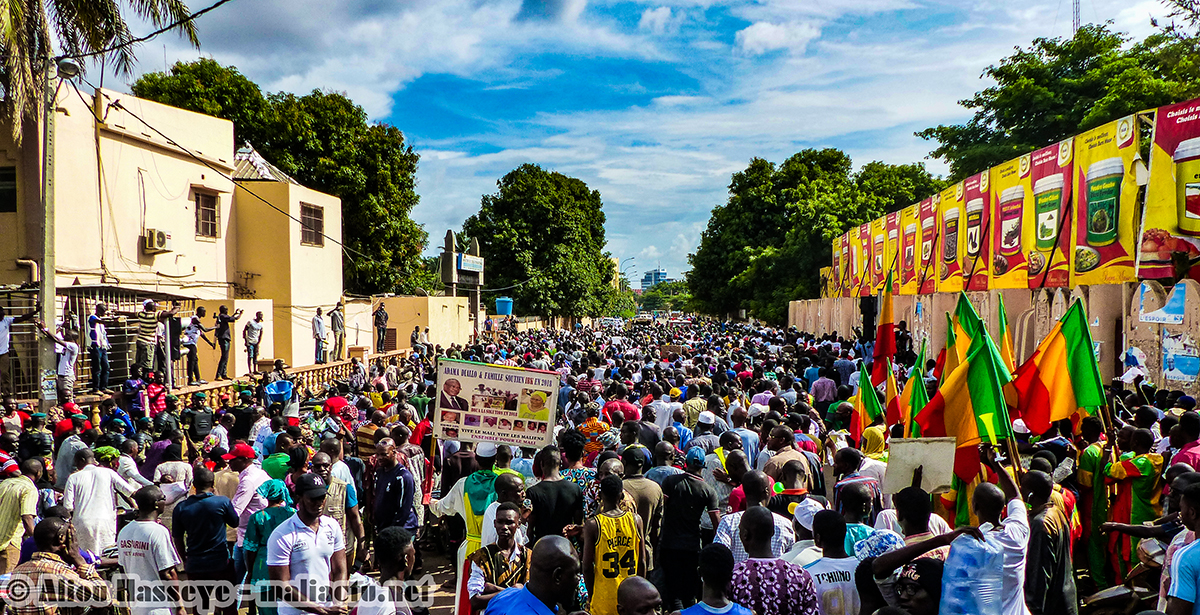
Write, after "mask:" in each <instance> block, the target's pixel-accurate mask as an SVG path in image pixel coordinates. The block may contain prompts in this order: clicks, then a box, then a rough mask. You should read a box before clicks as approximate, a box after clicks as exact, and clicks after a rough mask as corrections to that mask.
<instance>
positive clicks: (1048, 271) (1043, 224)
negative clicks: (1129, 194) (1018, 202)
mask: <svg viewBox="0 0 1200 615" xmlns="http://www.w3.org/2000/svg"><path fill="white" fill-rule="evenodd" d="M1072 141H1073V139H1067V140H1065V141H1060V142H1058V143H1056V144H1054V145H1050V146H1048V147H1043V148H1042V149H1039V150H1034V152H1033V154H1032V155H1031V158H1030V169H1029V174H1030V182H1031V184H1032V187H1033V199H1032V201H1033V206H1032V207H1026V208H1025V220H1024V223H1023V224H1025V225H1028V227H1029V231H1032V237H1030V234H1029V233H1026V239H1032V241H1030V242H1027V243H1025V245H1024V246H1022V248H1023V249H1024V250H1025V260H1026V261H1027V262H1028V263H1029V273H1028V276H1029V288H1042V287H1045V288H1051V287H1059V286H1066V285H1067V283H1068V282H1069V281H1070V276H1069V275H1068V274H1069V273H1070V268H1069V254H1070V249H1071V237H1072V236H1073V232H1074V231H1073V229H1072V226H1074V225H1072V224H1071V218H1069V217H1068V213H1069V212H1070V210H1071V188H1072V185H1073V184H1074V182H1073V181H1072V180H1073V178H1074V175H1073V174H1072V171H1071V169H1072V165H1071V162H1072V158H1073V156H1072V149H1073V148H1072Z"/></svg>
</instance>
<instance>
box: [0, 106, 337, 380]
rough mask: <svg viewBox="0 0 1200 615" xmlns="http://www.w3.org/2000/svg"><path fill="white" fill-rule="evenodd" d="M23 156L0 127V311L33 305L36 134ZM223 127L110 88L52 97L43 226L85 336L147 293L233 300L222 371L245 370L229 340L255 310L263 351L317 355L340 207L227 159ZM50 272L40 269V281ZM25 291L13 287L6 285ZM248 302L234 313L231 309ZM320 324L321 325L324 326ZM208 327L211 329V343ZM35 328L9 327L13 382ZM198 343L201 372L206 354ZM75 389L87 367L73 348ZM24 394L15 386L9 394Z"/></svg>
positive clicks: (251, 156)
mask: <svg viewBox="0 0 1200 615" xmlns="http://www.w3.org/2000/svg"><path fill="white" fill-rule="evenodd" d="M26 126H31V128H29V129H28V130H27V131H26V135H25V137H24V140H23V144H22V146H21V147H19V148H18V147H17V146H15V145H14V144H13V142H12V140H11V139H10V138H9V137H8V134H9V132H10V131H8V130H0V289H3V290H4V292H3V293H2V294H0V305H4V306H7V307H9V308H10V309H11V310H12V311H13V312H14V313H16V314H20V313H22V312H23V311H27V310H28V309H31V306H32V304H33V300H34V298H35V293H36V289H34V290H33V291H32V292H31V291H30V286H32V285H30V284H28V283H29V282H36V281H37V278H38V277H40V276H42V275H47V274H46V272H39V271H37V266H36V265H34V266H33V267H31V266H30V264H31V261H33V262H35V263H36V262H40V261H41V258H42V237H43V231H42V223H43V220H45V219H46V216H45V215H44V212H43V209H42V204H41V194H42V192H41V184H42V177H41V168H42V162H41V158H42V153H41V142H40V141H41V139H40V135H39V134H38V130H40V127H39V126H38V125H37V123H35V122H32V121H27V123H26ZM233 130H234V127H233V124H232V123H231V122H229V121H226V120H221V119H217V118H213V117H209V116H206V115H202V114H199V113H193V112H190V111H184V110H181V109H177V108H174V107H170V106H167V105H163V104H159V103H154V102H150V101H146V100H141V99H138V98H136V97H134V96H132V95H129V94H123V93H120V92H116V91H113V90H96V91H95V92H93V93H91V94H90V95H89V94H87V93H83V94H77V93H76V90H75V89H74V88H72V87H68V86H67V85H66V84H64V86H63V87H61V88H59V91H58V97H57V102H56V105H55V113H54V160H53V168H54V174H53V178H54V198H53V203H52V205H53V216H52V218H51V219H50V220H49V222H50V223H52V224H53V225H54V233H53V236H54V248H53V253H54V256H55V261H56V262H55V271H54V272H52V274H51V275H52V276H53V279H54V282H55V284H56V286H57V289H58V292H57V294H58V314H59V318H60V321H61V320H62V319H64V317H65V319H66V326H69V327H72V328H78V329H80V330H82V331H83V338H84V339H83V340H82V341H83V343H82V344H81V346H86V340H87V337H86V329H85V322H86V317H87V314H90V313H91V312H92V310H93V308H94V306H95V304H96V303H97V302H104V303H106V304H108V305H109V306H110V308H115V309H117V310H119V311H122V312H129V313H132V312H135V311H137V310H138V309H140V306H141V302H142V300H144V299H146V298H152V299H158V300H160V301H161V300H172V299H175V300H179V301H180V302H181V306H182V309H183V312H182V313H183V314H185V315H190V313H191V310H192V309H193V308H194V307H195V306H196V305H199V304H201V303H202V304H204V305H207V306H208V307H209V317H208V318H206V319H205V321H204V324H205V326H212V324H213V321H212V315H214V314H215V313H216V305H218V304H220V303H225V304H227V305H229V306H230V308H235V307H245V308H246V309H247V311H248V313H247V314H246V315H245V316H243V318H242V319H241V320H240V321H239V322H238V323H237V324H236V325H235V332H234V334H233V343H232V347H233V349H234V356H233V357H231V359H230V360H231V366H230V369H229V373H230V375H238V374H243V373H245V371H246V362H245V358H244V356H241V355H239V354H238V353H239V352H241V350H240V349H241V347H242V343H241V331H242V327H243V326H244V324H245V322H246V321H247V320H249V319H250V318H252V317H253V315H254V312H255V311H259V310H262V311H264V312H265V316H266V320H267V322H268V329H269V331H270V332H269V333H268V335H267V336H266V337H265V338H264V340H263V343H262V345H261V346H260V351H259V353H260V357H262V358H282V359H284V360H285V361H287V362H288V363H289V364H291V365H296V366H301V365H308V364H311V363H313V361H314V359H315V352H314V350H315V349H314V341H313V335H312V317H313V315H314V313H315V310H316V308H317V307H318V306H320V307H322V308H324V309H325V310H326V311H327V310H328V309H329V308H331V307H332V306H333V305H334V304H335V303H336V302H337V301H338V299H339V298H340V297H341V295H342V255H341V249H340V246H339V244H338V242H340V240H341V203H340V200H339V199H337V198H336V197H333V196H330V195H327V194H323V193H320V192H317V191H315V190H310V189H308V188H305V187H303V186H301V185H299V184H298V183H296V182H295V181H294V180H293V179H291V178H290V177H288V176H286V175H284V174H283V173H282V172H280V171H279V170H278V169H276V168H275V167H273V166H271V165H270V164H269V163H268V162H267V161H265V160H263V159H262V158H261V156H258V154H257V153H255V152H254V151H253V149H250V148H245V149H243V150H242V151H235V145H234V134H233ZM48 277H49V276H48ZM22 284H26V286H25V288H20V287H19V286H18V285H22ZM242 301H245V302H246V303H245V304H244V306H243V305H241V304H239V302H242ZM127 324H128V321H119V322H114V323H112V324H110V327H109V330H110V336H111V337H113V338H114V339H113V340H112V341H113V346H114V348H113V351H112V356H111V361H112V363H113V371H112V380H113V381H114V382H115V381H118V380H119V379H121V378H124V377H125V375H126V374H127V373H128V368H129V363H130V362H131V361H132V357H127V356H126V355H128V354H129V348H128V344H129V343H130V342H131V340H130V339H129V338H128V333H129V331H128V330H127ZM326 326H328V320H326ZM212 335H213V334H212V333H209V334H208V336H209V337H210V339H211V338H212ZM35 346H36V343H35V341H34V340H33V335H32V328H31V327H29V326H19V327H16V328H15V330H14V353H10V354H13V355H15V356H10V360H16V361H18V362H20V366H19V367H18V370H19V371H20V372H21V373H20V374H19V375H20V376H22V377H23V379H24V380H23V382H24V385H23V386H24V387H26V388H27V387H28V385H29V384H30V382H31V380H32V377H33V376H32V374H31V373H30V371H31V370H30V369H29V368H30V366H31V365H33V364H35V363H36V351H35V350H31V349H33V348H34V347H35ZM208 354H214V351H212V350H210V349H209V348H208V346H207V345H205V344H201V357H202V363H203V364H206V365H212V366H213V367H204V368H202V369H203V371H202V374H203V376H204V377H205V378H207V379H210V380H211V379H212V376H213V373H214V371H215V361H216V359H215V357H214V356H207V355H208ZM78 372H79V381H80V384H81V385H82V384H83V383H84V382H86V378H87V374H88V373H89V372H90V365H89V361H88V360H87V358H86V352H85V353H84V354H83V355H81V359H80V369H79V370H78ZM18 388H21V385H19V386H18Z"/></svg>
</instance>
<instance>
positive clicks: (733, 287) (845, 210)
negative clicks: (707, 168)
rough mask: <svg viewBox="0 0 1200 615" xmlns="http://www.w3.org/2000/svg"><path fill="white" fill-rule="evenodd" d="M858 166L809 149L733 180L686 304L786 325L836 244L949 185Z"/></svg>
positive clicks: (922, 175) (706, 236)
mask: <svg viewBox="0 0 1200 615" xmlns="http://www.w3.org/2000/svg"><path fill="white" fill-rule="evenodd" d="M852 166H853V165H852V162H851V160H850V157H849V156H847V155H846V154H845V153H844V152H842V151H840V150H836V149H824V150H813V149H808V150H804V151H802V152H799V153H797V154H795V155H793V156H792V157H791V158H788V159H787V160H786V161H784V162H783V163H782V164H780V165H778V167H776V166H775V165H773V164H772V163H770V162H767V161H765V160H762V159H757V158H756V159H754V160H752V161H751V162H750V166H749V167H748V168H747V169H746V170H745V171H740V172H738V173H735V174H734V175H733V181H732V182H731V183H730V187H729V193H730V194H729V200H728V201H727V202H726V204H725V205H721V206H717V207H715V208H713V213H712V217H711V218H709V222H708V227H707V228H706V229H705V230H704V232H703V233H702V234H701V239H700V246H699V247H698V248H697V249H696V252H695V253H694V254H692V255H690V256H689V257H688V259H689V261H690V262H691V265H692V270H691V271H690V272H689V273H688V274H687V286H688V289H689V290H690V291H691V297H690V299H689V300H687V301H686V302H685V305H688V306H689V308H690V309H695V310H697V311H700V312H704V313H709V314H729V313H733V312H736V311H737V310H740V309H747V310H749V311H750V313H751V314H753V315H754V316H756V317H758V318H761V319H763V320H766V321H768V322H773V323H780V324H781V323H783V322H784V321H785V320H786V319H787V305H788V302H789V301H792V300H794V299H800V298H812V297H816V296H819V294H820V284H821V282H820V274H819V270H820V268H821V267H826V266H828V265H829V264H830V263H831V262H832V254H831V251H830V246H831V244H832V241H833V239H834V238H835V237H838V236H839V235H841V234H842V233H844V232H846V230H848V229H849V228H851V227H852V226H855V225H858V224H862V223H864V222H868V221H870V220H873V219H875V218H878V217H879V216H881V215H883V214H885V213H887V212H889V211H895V210H897V209H900V208H902V207H907V206H908V205H911V204H913V203H915V202H917V201H919V200H921V199H923V198H925V197H927V196H929V195H930V194H933V193H934V192H936V191H937V190H940V189H941V188H942V187H943V186H944V185H945V182H943V181H942V180H939V179H937V178H935V177H933V176H932V175H930V174H929V172H928V171H927V170H926V169H925V167H924V165H921V164H909V165H888V164H884V163H882V162H872V163H869V164H867V165H866V166H864V167H863V168H862V169H861V170H860V171H859V172H857V173H853V172H852ZM660 286H661V285H660ZM655 288H658V287H657V286H656V287H655Z"/></svg>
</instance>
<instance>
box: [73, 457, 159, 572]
mask: <svg viewBox="0 0 1200 615" xmlns="http://www.w3.org/2000/svg"><path fill="white" fill-rule="evenodd" d="M75 467H76V468H77V470H76V472H75V473H74V474H71V476H69V477H68V478H67V483H66V487H65V488H64V489H63V501H62V505H63V506H65V507H66V508H67V510H69V511H71V513H72V514H71V525H74V526H75V539H76V540H77V541H78V543H79V548H80V549H83V550H85V551H91V552H92V553H96V554H99V553H103V552H104V549H106V548H108V547H110V546H112V545H114V544H116V542H117V506H116V493H117V492H118V491H120V492H121V493H124V494H125V495H133V493H134V492H135V491H137V487H136V486H134V485H131V484H130V483H129V482H128V481H126V480H125V479H123V478H121V477H120V476H118V475H117V473H116V472H115V471H113V470H112V469H111V468H106V467H103V466H99V465H96V454H95V453H94V452H92V449H90V448H85V449H83V450H81V451H79V452H77V453H75ZM64 470H65V468H60V469H59V471H60V472H61V471H64ZM168 539H169V538H168Z"/></svg>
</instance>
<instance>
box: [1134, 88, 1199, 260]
mask: <svg viewBox="0 0 1200 615" xmlns="http://www.w3.org/2000/svg"><path fill="white" fill-rule="evenodd" d="M1142 228H1143V231H1142V240H1141V248H1140V250H1139V254H1138V277H1141V278H1168V277H1174V276H1175V265H1174V264H1173V262H1172V259H1173V258H1177V259H1179V261H1180V266H1183V260H1184V259H1185V258H1186V259H1187V265H1186V266H1187V268H1189V269H1191V268H1192V267H1194V266H1195V263H1196V260H1197V259H1200V249H1197V245H1200V99H1196V100H1190V101H1188V102H1184V103H1179V104H1177V105H1170V106H1166V107H1159V108H1158V109H1157V110H1156V111H1155V113H1154V142H1153V144H1152V145H1151V147H1150V183H1149V184H1148V185H1147V186H1146V211H1145V214H1144V221H1143V223H1142ZM1176 255H1178V256H1176ZM1191 277H1193V278H1198V279H1200V272H1197V271H1195V270H1192V272H1191Z"/></svg>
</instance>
